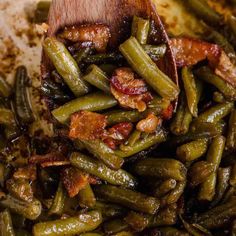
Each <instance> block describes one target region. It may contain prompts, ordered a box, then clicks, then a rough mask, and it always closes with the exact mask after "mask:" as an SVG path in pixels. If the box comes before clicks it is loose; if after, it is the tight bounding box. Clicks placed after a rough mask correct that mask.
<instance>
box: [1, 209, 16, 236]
mask: <svg viewBox="0 0 236 236" xmlns="http://www.w3.org/2000/svg"><path fill="white" fill-rule="evenodd" d="M0 235H1V236H15V232H14V229H13V226H12V220H11V214H10V212H9V211H8V210H5V211H3V212H1V213H0Z"/></svg>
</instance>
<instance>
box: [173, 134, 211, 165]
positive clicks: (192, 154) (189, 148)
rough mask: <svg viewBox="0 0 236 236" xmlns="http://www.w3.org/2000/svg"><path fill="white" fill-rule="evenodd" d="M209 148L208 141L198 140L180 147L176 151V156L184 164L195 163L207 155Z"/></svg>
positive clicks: (204, 139)
mask: <svg viewBox="0 0 236 236" xmlns="http://www.w3.org/2000/svg"><path fill="white" fill-rule="evenodd" d="M207 146H208V139H206V138H203V139H197V140H194V141H192V142H190V143H186V144H183V145H182V146H180V147H178V148H177V150H176V155H177V156H178V158H179V159H180V160H181V161H183V162H186V161H194V160H196V159H198V158H200V157H201V156H203V155H204V154H205V153H206V151H207Z"/></svg>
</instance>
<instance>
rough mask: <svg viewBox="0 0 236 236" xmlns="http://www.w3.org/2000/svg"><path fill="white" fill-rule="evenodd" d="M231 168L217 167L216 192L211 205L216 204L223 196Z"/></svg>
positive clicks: (227, 185)
mask: <svg viewBox="0 0 236 236" xmlns="http://www.w3.org/2000/svg"><path fill="white" fill-rule="evenodd" d="M230 172H231V168H230V167H227V168H219V169H218V172H217V185H216V194H215V196H214V199H213V202H212V203H211V206H216V205H217V204H218V203H219V202H220V201H221V200H222V198H223V195H224V194H225V192H226V189H227V188H228V187H229V179H230Z"/></svg>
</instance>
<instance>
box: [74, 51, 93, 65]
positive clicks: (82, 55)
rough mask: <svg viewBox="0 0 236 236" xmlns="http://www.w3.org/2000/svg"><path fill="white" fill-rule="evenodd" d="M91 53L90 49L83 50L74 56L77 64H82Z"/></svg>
mask: <svg viewBox="0 0 236 236" xmlns="http://www.w3.org/2000/svg"><path fill="white" fill-rule="evenodd" d="M90 52H91V48H90V47H86V48H81V49H80V51H79V52H78V53H76V54H75V55H74V59H75V60H76V62H77V64H80V62H81V61H82V60H83V59H84V58H86V57H87V56H88V55H89V53H90Z"/></svg>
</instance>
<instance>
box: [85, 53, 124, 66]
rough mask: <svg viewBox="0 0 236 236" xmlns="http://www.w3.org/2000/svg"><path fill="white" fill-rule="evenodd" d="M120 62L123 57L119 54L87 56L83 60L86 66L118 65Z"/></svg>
mask: <svg viewBox="0 0 236 236" xmlns="http://www.w3.org/2000/svg"><path fill="white" fill-rule="evenodd" d="M121 60H123V56H122V55H121V54H120V53H119V52H111V53H99V54H95V55H88V56H87V57H85V58H84V59H83V61H84V62H85V63H87V64H103V63H118V62H119V61H121Z"/></svg>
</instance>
